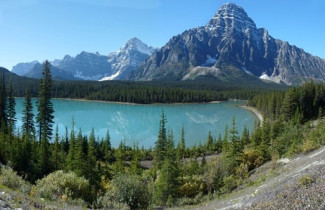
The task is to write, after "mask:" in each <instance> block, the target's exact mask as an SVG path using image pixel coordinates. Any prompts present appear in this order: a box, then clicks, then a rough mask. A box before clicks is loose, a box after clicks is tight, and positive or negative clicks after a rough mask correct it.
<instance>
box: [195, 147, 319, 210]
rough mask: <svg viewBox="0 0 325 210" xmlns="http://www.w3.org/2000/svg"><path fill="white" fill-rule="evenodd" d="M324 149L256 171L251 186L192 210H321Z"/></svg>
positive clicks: (264, 166) (252, 176) (279, 161)
mask: <svg viewBox="0 0 325 210" xmlns="http://www.w3.org/2000/svg"><path fill="white" fill-rule="evenodd" d="M324 172H325V147H321V148H319V149H317V150H315V151H313V152H311V153H308V154H301V155H298V156H296V157H294V158H292V159H288V158H285V159H280V160H278V161H277V162H276V165H274V163H272V162H269V163H266V164H264V165H263V166H261V167H259V168H257V169H256V170H255V171H254V172H253V173H252V174H251V176H250V177H249V179H250V180H251V181H252V182H255V183H257V184H254V185H253V186H250V187H245V188H243V189H241V190H237V191H235V192H233V193H232V194H230V195H228V196H226V197H224V198H219V199H217V200H214V201H211V202H209V203H206V204H204V205H202V206H197V207H191V208H192V209H205V210H206V209H324V208H325V201H324V197H325V190H324V189H325V173H324Z"/></svg>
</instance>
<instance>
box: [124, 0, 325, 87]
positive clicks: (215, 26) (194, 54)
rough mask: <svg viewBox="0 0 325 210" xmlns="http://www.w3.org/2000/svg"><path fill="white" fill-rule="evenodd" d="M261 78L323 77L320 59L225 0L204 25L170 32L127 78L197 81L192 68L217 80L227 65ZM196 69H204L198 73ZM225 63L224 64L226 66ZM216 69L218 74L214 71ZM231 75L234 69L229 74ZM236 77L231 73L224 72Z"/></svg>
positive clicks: (297, 80) (300, 79)
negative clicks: (165, 42)
mask: <svg viewBox="0 0 325 210" xmlns="http://www.w3.org/2000/svg"><path fill="white" fill-rule="evenodd" d="M230 66H231V67H234V68H237V69H239V70H241V71H244V72H246V73H247V74H250V75H254V76H255V77H260V78H261V79H266V80H272V81H274V82H278V83H279V82H284V83H286V84H299V83H301V82H303V81H305V80H307V79H315V80H325V61H324V59H321V58H318V57H315V56H312V55H311V54H309V53H306V52H305V51H304V50H302V49H300V48H297V47H296V46H291V45H289V44H288V43H287V42H283V41H281V40H277V39H274V38H273V37H272V36H270V35H269V33H268V31H267V30H266V29H264V28H257V27H256V25H255V23H254V21H253V20H252V19H251V18H249V17H248V15H247V13H246V12H245V11H244V9H243V8H241V7H239V6H237V5H235V4H232V3H229V4H225V5H223V6H222V7H221V8H220V9H219V10H218V12H217V13H216V15H215V16H214V17H213V18H212V19H211V20H210V21H209V22H208V23H207V24H206V25H205V26H202V27H198V28H194V29H190V30H187V31H185V32H183V33H182V34H180V35H177V36H174V37H173V38H171V39H170V40H169V42H168V43H167V44H166V45H165V46H163V47H162V48H161V49H160V50H158V51H157V52H155V53H154V54H153V55H152V56H151V57H150V58H149V59H147V60H146V61H145V62H144V63H143V64H142V65H141V66H140V67H139V69H138V70H137V71H134V72H133V73H131V74H129V76H128V77H127V78H128V79H130V80H183V79H195V77H194V76H193V75H192V76H189V74H191V72H193V69H194V72H196V75H199V77H200V76H202V75H203V74H205V73H204V72H209V71H207V69H206V68H207V67H209V68H212V69H210V70H211V71H212V72H214V73H211V72H209V74H208V75H210V76H212V77H215V78H217V77H218V75H220V72H223V74H230V72H227V69H229V67H230ZM198 67H205V68H201V69H203V71H204V72H202V73H198ZM225 67H226V68H225ZM216 69H218V70H219V71H220V72H219V73H218V74H216ZM232 73H233V72H232ZM228 76H230V77H234V76H235V75H228Z"/></svg>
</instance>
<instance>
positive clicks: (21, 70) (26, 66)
mask: <svg viewBox="0 0 325 210" xmlns="http://www.w3.org/2000/svg"><path fill="white" fill-rule="evenodd" d="M37 63H39V62H38V61H32V62H28V63H18V64H17V65H15V66H14V67H12V70H11V72H13V73H15V74H17V75H19V76H23V75H24V74H27V73H28V72H29V71H30V70H31V69H32V68H33V67H34V66H35V64H37Z"/></svg>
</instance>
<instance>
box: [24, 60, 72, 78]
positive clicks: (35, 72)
mask: <svg viewBox="0 0 325 210" xmlns="http://www.w3.org/2000/svg"><path fill="white" fill-rule="evenodd" d="M50 68H51V73H52V78H53V79H54V80H75V78H74V77H73V75H72V74H71V73H69V72H66V71H63V70H62V69H59V68H57V67H55V66H53V65H51V66H50ZM42 71H43V64H40V63H36V64H35V65H34V67H33V68H32V69H31V70H30V71H29V72H28V73H27V74H24V76H25V77H29V78H34V79H40V78H42Z"/></svg>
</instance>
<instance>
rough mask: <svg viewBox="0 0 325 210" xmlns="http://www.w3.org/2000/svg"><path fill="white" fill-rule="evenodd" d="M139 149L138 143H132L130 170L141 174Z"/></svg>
mask: <svg viewBox="0 0 325 210" xmlns="http://www.w3.org/2000/svg"><path fill="white" fill-rule="evenodd" d="M140 159H141V157H140V150H139V146H138V143H134V146H133V154H132V160H131V172H132V173H133V174H138V175H140V174H141V171H142V170H141V165H140Z"/></svg>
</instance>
